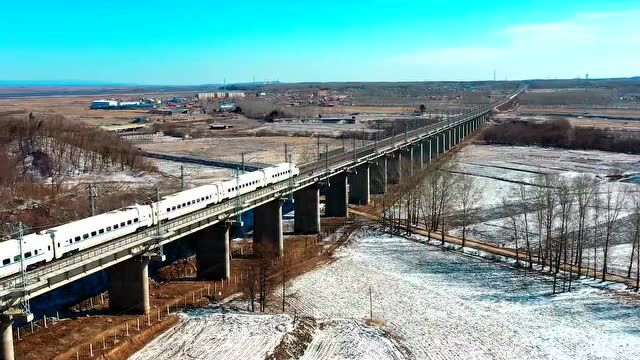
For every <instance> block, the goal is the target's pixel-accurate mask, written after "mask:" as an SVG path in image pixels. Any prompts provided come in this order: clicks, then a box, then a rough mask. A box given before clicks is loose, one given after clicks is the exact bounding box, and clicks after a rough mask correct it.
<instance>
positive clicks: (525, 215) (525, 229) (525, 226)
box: [517, 183, 533, 269]
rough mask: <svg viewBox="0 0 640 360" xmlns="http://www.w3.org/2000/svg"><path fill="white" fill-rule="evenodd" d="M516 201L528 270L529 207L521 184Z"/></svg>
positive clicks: (530, 251) (530, 255) (530, 267)
mask: <svg viewBox="0 0 640 360" xmlns="http://www.w3.org/2000/svg"><path fill="white" fill-rule="evenodd" d="M517 195H518V199H519V201H520V207H521V212H522V233H523V234H524V241H525V246H526V248H527V256H528V257H529V269H532V268H533V255H532V253H533V251H532V249H531V241H530V230H529V222H530V220H529V212H530V211H531V207H530V206H529V199H528V197H527V188H526V186H525V185H524V184H523V183H520V184H519V185H518V189H517Z"/></svg>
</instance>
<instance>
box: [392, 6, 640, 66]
mask: <svg viewBox="0 0 640 360" xmlns="http://www.w3.org/2000/svg"><path fill="white" fill-rule="evenodd" d="M639 23H640V10H639V11H636V10H633V11H624V12H611V13H598V14H595V13H591V14H585V13H583V14H577V15H576V16H574V17H572V18H568V19H566V21H561V22H554V23H538V24H536V23H525V24H516V25H513V26H510V27H507V28H505V29H503V30H501V31H499V32H498V33H494V34H493V36H492V37H491V39H492V40H491V42H490V43H477V44H468V45H462V46H456V47H450V48H435V49H423V50H419V51H416V52H414V53H412V54H407V55H403V56H399V57H397V58H396V59H395V60H396V63H398V64H404V65H406V66H415V67H417V66H422V67H432V68H434V69H437V70H436V74H437V73H441V72H451V71H455V72H464V73H473V72H476V73H477V72H483V73H484V74H487V73H488V71H487V69H492V68H494V67H498V68H499V69H502V71H503V72H508V73H511V74H530V75H529V76H526V75H523V76H524V77H536V76H544V77H546V76H547V75H548V74H549V73H551V74H555V75H557V76H561V77H567V76H569V77H573V76H577V75H578V74H584V73H585V72H590V73H591V74H592V75H594V76H615V75H640V47H638V44H639V43H640V26H638V25H637V24H639Z"/></svg>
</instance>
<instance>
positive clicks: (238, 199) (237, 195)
mask: <svg viewBox="0 0 640 360" xmlns="http://www.w3.org/2000/svg"><path fill="white" fill-rule="evenodd" d="M242 155H243V156H242V159H243V161H244V153H243V154H242ZM241 204H242V201H241V200H240V168H239V167H237V166H236V211H237V212H238V224H240V226H241V227H242V217H241V216H242V215H241V213H240V205H241Z"/></svg>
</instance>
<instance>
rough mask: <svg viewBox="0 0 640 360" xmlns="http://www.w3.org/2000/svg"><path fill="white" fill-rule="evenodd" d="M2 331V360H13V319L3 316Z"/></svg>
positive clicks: (1, 319)
mask: <svg viewBox="0 0 640 360" xmlns="http://www.w3.org/2000/svg"><path fill="white" fill-rule="evenodd" d="M0 331H2V344H1V346H2V348H1V349H0V360H13V359H14V353H13V317H12V316H7V315H2V316H1V317H0Z"/></svg>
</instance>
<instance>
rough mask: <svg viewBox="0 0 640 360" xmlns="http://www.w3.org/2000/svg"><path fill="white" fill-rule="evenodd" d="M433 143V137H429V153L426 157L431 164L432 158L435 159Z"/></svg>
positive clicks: (427, 149)
mask: <svg viewBox="0 0 640 360" xmlns="http://www.w3.org/2000/svg"><path fill="white" fill-rule="evenodd" d="M433 143H434V141H433V138H428V139H427V147H426V151H427V154H428V155H427V156H426V157H425V159H427V161H429V164H431V160H432V159H433Z"/></svg>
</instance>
